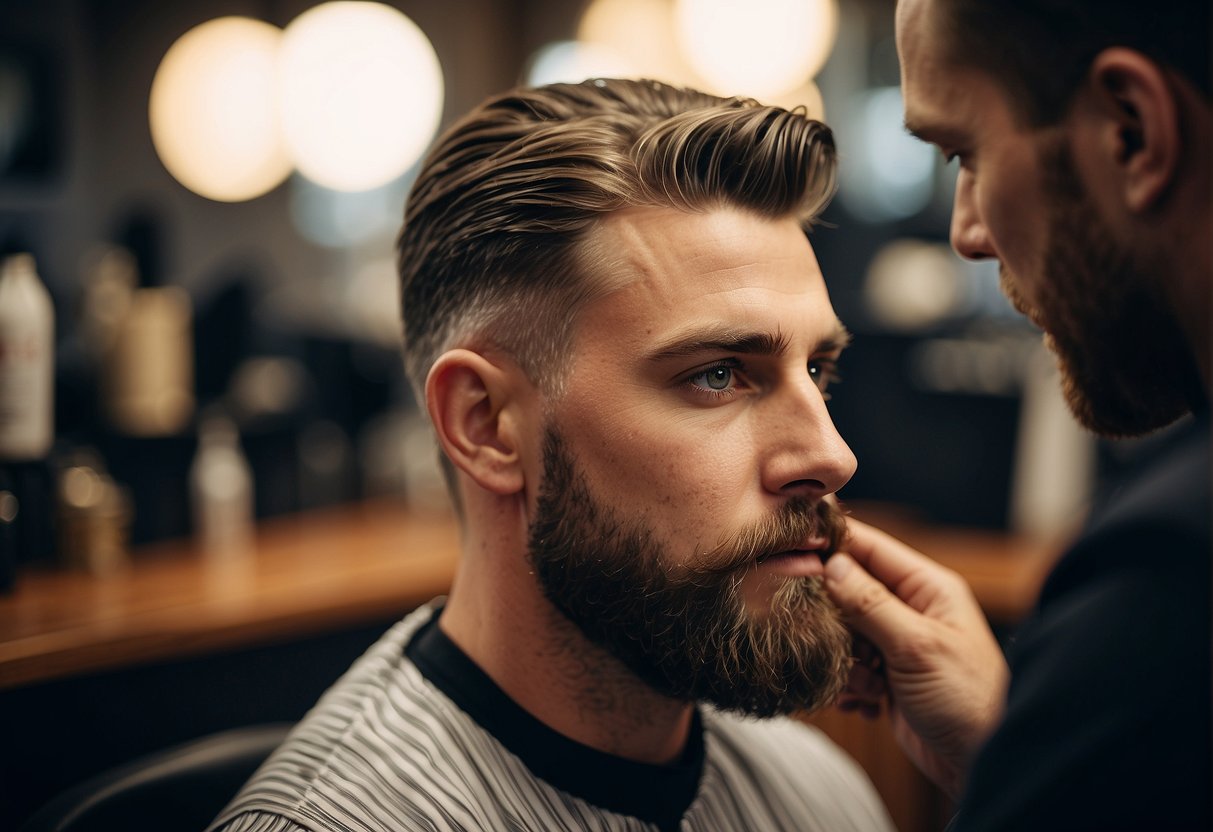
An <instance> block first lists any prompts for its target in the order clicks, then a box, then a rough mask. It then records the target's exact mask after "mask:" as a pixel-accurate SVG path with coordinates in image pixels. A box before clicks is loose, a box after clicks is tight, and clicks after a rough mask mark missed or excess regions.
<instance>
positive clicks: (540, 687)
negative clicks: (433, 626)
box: [438, 540, 693, 764]
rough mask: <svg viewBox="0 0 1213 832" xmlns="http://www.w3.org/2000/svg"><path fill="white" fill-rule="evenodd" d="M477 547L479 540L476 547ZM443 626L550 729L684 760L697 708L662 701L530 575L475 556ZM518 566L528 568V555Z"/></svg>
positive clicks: (647, 757)
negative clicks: (585, 633) (493, 566)
mask: <svg viewBox="0 0 1213 832" xmlns="http://www.w3.org/2000/svg"><path fill="white" fill-rule="evenodd" d="M468 544H469V545H470V546H473V547H474V546H475V545H476V544H475V541H474V540H469V541H468ZM469 545H465V554H464V557H463V559H462V561H461V563H460V568H459V572H458V574H457V575H456V579H455V583H454V585H453V587H452V590H451V594H450V598H449V599H448V601H447V604H446V607H445V608H444V609H443V612H442V617H441V618H440V619H439V621H438V626H439V627H441V628H442V631H443V632H444V633H445V634H446V635H447V637H448V638H450V639H451V641H453V642H454V643H455V644H456V645H458V646H459V648H460V649H461V650H463V651H464V652H465V653H466V654H467V655H468V656H469V657H470V658H471V659H472V661H474V662H475V663H476V664H477V665H479V666H480V668H481V669H482V670H483V671H484V672H485V673H486V674H488V676H489V678H491V679H492V680H493V681H494V682H495V683H496V684H497V686H498V687H500V688H501V689H502V690H503V691H505V693H506V694H507V695H508V696H509V697H510V698H511V699H513V700H514V701H515V702H516V703H517V704H518V705H519V706H520V707H522V708H523V709H524V710H526V711H527V712H528V713H530V714H531V715H532V716H534V717H535V718H536V719H538V720H539V721H540V722H543V723H544V724H545V725H547V726H548V727H549V728H552V729H553V730H555V731H558V732H559V733H561V734H563V735H564V736H566V737H568V738H570V739H572V740H576V741H577V742H580V743H582V744H583V745H587V746H590V747H591V748H594V749H597V750H599V751H603V752H606V753H608V754H614V755H616V756H619V757H623V758H625V759H629V760H635V761H637V762H644V763H653V764H666V763H671V762H673V761H675V760H677V759H678V758H679V757H680V756H681V754H682V752H683V749H684V748H685V746H686V742H687V738H688V736H689V733H690V727H691V721H692V713H693V706H692V705H691V704H689V703H686V702H680V701H676V700H673V699H670V698H668V697H665V696H661V695H659V694H658V693H656V692H655V691H654V690H653V689H652V688H651V687H649V686H648V685H646V684H645V683H644V682H642V681H641V680H640V679H638V678H637V677H636V676H635V675H634V674H632V673H631V672H630V671H628V670H627V669H626V668H625V667H624V666H623V665H622V664H621V663H620V662H619V661H618V660H617V659H616V658H614V657H613V656H611V655H609V654H608V653H607V652H606V651H605V650H603V649H602V648H601V647H598V646H597V645H594V644H591V643H590V642H589V641H588V640H587V639H586V638H585V636H583V635H582V633H581V631H580V630H578V629H577V627H576V626H575V625H574V624H573V623H572V622H570V621H569V620H568V619H567V618H565V617H564V616H563V615H561V614H560V613H559V612H558V611H557V610H556V609H555V608H553V607H552V605H551V604H550V603H549V602H548V600H547V599H546V598H545V597H544V596H543V594H542V592H541V591H540V590H539V588H538V586H537V585H536V584H535V579H534V576H533V575H532V574H530V573H529V571H528V570H525V569H484V568H478V567H477V565H478V564H479V565H483V564H486V563H495V564H502V563H503V561H502V559H501V556H500V554H499V553H498V554H495V555H493V556H491V557H485V555H487V554H488V553H487V552H477V551H466V550H467V549H468V548H469ZM509 557H514V558H516V561H515V562H516V563H525V559H526V555H525V553H523V552H518V553H517V554H516V555H511V556H509Z"/></svg>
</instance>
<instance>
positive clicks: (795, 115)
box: [398, 79, 835, 397]
mask: <svg viewBox="0 0 1213 832" xmlns="http://www.w3.org/2000/svg"><path fill="white" fill-rule="evenodd" d="M834 171H835V155H834V140H833V136H832V134H831V133H830V130H829V128H827V127H826V126H825V125H823V124H821V123H820V122H818V121H814V120H812V119H810V118H808V117H807V116H806V114H805V113H804V112H803V110H794V111H788V110H783V109H780V108H777V107H767V106H762V105H760V104H758V103H757V102H755V101H752V100H747V99H738V98H719V97H716V96H712V95H707V94H705V93H701V92H697V91H694V90H688V89H676V88H674V87H670V86H667V85H665V84H661V83H657V82H653V81H621V80H601V79H600V80H592V81H586V82H584V83H581V84H553V85H551V86H546V87H540V88H535V89H516V90H512V91H510V92H507V93H504V94H502V95H499V96H496V97H494V98H491V99H489V100H488V101H486V102H485V103H483V104H482V105H480V106H479V107H477V108H476V109H475V110H473V111H472V112H471V113H470V114H468V115H467V116H466V117H465V118H463V119H462V120H460V121H459V122H457V123H456V124H455V125H453V126H452V127H451V128H450V129H449V130H448V131H447V132H446V133H445V134H444V135H443V136H442V137H441V138H440V139H439V140H438V142H437V144H436V146H435V148H434V149H433V151H432V152H431V153H430V155H429V157H428V158H427V159H426V161H425V164H424V165H423V167H422V170H421V173H420V174H419V176H418V178H417V181H416V183H415V185H414V186H413V190H412V192H411V194H410V196H409V199H408V203H407V206H406V209H405V219H404V227H403V229H402V231H401V233H400V238H399V241H398V250H399V268H400V281H401V303H402V306H403V315H404V353H405V364H406V369H407V371H408V375H409V379H410V381H411V382H412V384H413V386H414V389H415V391H416V392H417V393H418V395H419V397H420V395H421V394H422V393H423V391H424V387H425V380H426V375H427V374H428V373H429V370H430V368H431V367H432V366H433V364H434V361H435V360H437V358H438V357H439V356H440V355H441V354H442V353H443V352H444V351H446V350H448V349H451V348H453V347H456V346H464V347H470V348H473V349H486V348H488V349H498V350H502V351H504V352H506V353H508V354H509V355H511V356H512V357H513V359H514V360H515V361H517V362H518V364H519V366H520V367H521V368H522V369H523V371H524V372H525V373H526V374H527V376H528V377H529V378H530V379H531V381H532V382H534V383H535V384H536V385H538V386H539V387H540V389H542V390H544V391H545V393H552V394H555V393H557V392H558V391H559V385H560V380H561V378H560V370H561V369H562V367H563V366H564V362H563V358H564V356H565V355H566V354H567V352H568V348H569V346H570V342H571V339H572V335H573V323H574V320H575V317H576V314H577V312H578V310H579V309H580V308H581V307H582V306H583V305H584V304H585V303H586V302H587V301H588V300H590V299H593V298H594V297H597V296H599V295H601V294H602V293H603V292H604V291H606V288H607V287H606V286H605V285H604V281H605V277H604V274H603V273H604V272H606V271H607V269H606V268H605V265H606V264H608V263H609V262H610V259H611V258H610V253H609V252H594V251H591V249H592V248H593V247H592V246H589V245H586V244H585V241H586V239H587V235H589V233H590V231H591V230H592V228H593V227H594V225H595V222H596V221H597V220H599V219H600V218H602V217H604V216H605V215H607V214H610V213H611V212H614V211H619V210H622V209H625V208H628V207H633V206H661V207H672V208H677V209H680V210H686V211H689V212H696V211H704V210H708V209H711V208H713V207H716V206H723V205H729V206H736V207H739V208H743V209H748V210H752V211H754V212H757V213H758V214H760V215H762V216H769V217H772V218H783V217H787V216H794V217H796V218H797V219H798V220H800V221H801V222H802V224H803V225H805V226H806V227H807V226H808V224H809V223H811V222H812V221H813V219H814V218H815V217H816V216H817V214H818V213H819V212H820V211H821V209H822V208H824V206H825V204H826V203H827V202H828V201H829V199H830V197H831V196H832V195H833V192H834V186H835V178H834Z"/></svg>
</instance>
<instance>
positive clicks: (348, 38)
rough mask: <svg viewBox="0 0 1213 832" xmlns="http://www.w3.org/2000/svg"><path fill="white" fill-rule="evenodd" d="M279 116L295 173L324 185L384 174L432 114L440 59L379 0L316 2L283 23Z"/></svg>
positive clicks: (416, 145) (416, 144)
mask: <svg viewBox="0 0 1213 832" xmlns="http://www.w3.org/2000/svg"><path fill="white" fill-rule="evenodd" d="M281 71H282V86H281V94H282V122H283V128H284V131H285V136H286V142H287V146H288V147H289V149H290V153H291V156H292V157H293V159H294V161H295V165H296V166H297V167H298V169H299V171H300V173H302V174H303V175H304V176H306V177H308V178H309V179H311V180H313V181H315V182H316V183H318V184H320V185H324V186H325V187H327V188H332V189H334V190H340V191H361V190H367V189H370V188H375V187H377V186H380V185H383V184H384V183H387V182H390V181H392V180H393V179H395V178H396V177H398V176H400V175H401V174H402V173H404V171H405V170H407V169H408V167H409V166H410V165H412V164H413V162H415V161H416V160H417V159H418V158H419V157H420V156H421V154H422V153H423V152H424V151H425V148H426V146H427V145H428V144H429V142H430V139H431V138H432V137H433V135H434V132H435V131H436V130H437V128H438V123H439V119H440V118H441V116H442V100H443V78H442V68H441V66H440V65H439V63H438V56H437V54H435V52H434V47H433V46H432V45H431V44H430V41H429V40H428V39H427V38H426V36H425V34H424V33H423V32H422V31H421V30H420V29H419V28H418V27H417V25H416V24H415V23H413V22H412V21H411V20H409V19H408V18H407V17H405V16H404V15H403V14H401V13H400V12H399V11H397V10H395V9H393V8H391V7H389V6H385V5H383V4H381V3H370V2H332V3H323V4H321V5H319V6H315V7H314V8H312V9H309V10H308V11H306V12H304V13H303V14H301V15H300V16H299V17H297V18H296V19H295V20H294V21H292V22H291V23H290V25H289V26H287V28H286V31H285V33H284V35H283V41H282V47H281Z"/></svg>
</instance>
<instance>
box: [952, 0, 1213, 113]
mask: <svg viewBox="0 0 1213 832" xmlns="http://www.w3.org/2000/svg"><path fill="white" fill-rule="evenodd" d="M1211 5H1213V4H1210V2H1209V0H1150V2H1145V0H934V2H933V6H934V8H933V9H932V10H931V12H930V13H931V14H934V15H938V18H937V20H938V24H939V26H940V31H941V32H943V33H944V42H945V44H946V49H947V51H948V57H949V58H950V59H951V60H952V61H954V62H955V63H957V64H958V65H960V66H968V67H974V68H976V69H979V70H982V71H984V72H986V73H988V74H989V75H990V76H992V77H993V78H994V79H995V80H996V81H998V82H999V83H1000V84H1002V85H1003V86H1004V87H1005V88H1006V89H1007V91H1008V92H1009V93H1010V95H1009V98H1010V100H1011V101H1012V102H1013V103H1014V104H1015V106H1016V109H1017V112H1018V114H1019V115H1020V117H1021V118H1022V119H1023V121H1024V123H1026V124H1028V125H1030V126H1034V127H1044V126H1048V125H1052V124H1056V123H1057V122H1058V120H1060V119H1061V118H1062V116H1064V115H1065V114H1066V112H1067V110H1068V109H1069V104H1070V101H1071V100H1072V99H1073V97H1074V93H1075V91H1076V90H1077V89H1078V86H1079V84H1080V83H1082V81H1083V79H1084V78H1085V77H1086V74H1087V70H1088V69H1089V68H1090V66H1091V61H1092V60H1093V59H1094V58H1095V56H1096V55H1098V54H1099V53H1100V52H1102V51H1103V50H1104V49H1107V48H1109V47H1113V46H1124V47H1127V48H1129V49H1133V50H1136V51H1138V52H1141V53H1143V54H1144V55H1146V56H1148V57H1149V58H1151V59H1152V60H1154V61H1155V62H1156V63H1158V64H1159V65H1161V66H1164V67H1168V68H1170V69H1172V70H1174V71H1175V72H1177V73H1179V74H1180V75H1181V76H1183V77H1184V78H1186V79H1187V80H1188V81H1189V82H1190V83H1191V84H1192V85H1193V86H1194V87H1195V88H1196V89H1198V90H1200V91H1201V92H1202V93H1203V94H1204V96H1205V98H1206V99H1208V98H1209V97H1210V64H1209V35H1210V6H1211Z"/></svg>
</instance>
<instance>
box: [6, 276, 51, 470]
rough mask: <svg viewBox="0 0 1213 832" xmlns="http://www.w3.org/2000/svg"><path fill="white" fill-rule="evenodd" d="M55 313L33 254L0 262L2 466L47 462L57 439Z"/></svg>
mask: <svg viewBox="0 0 1213 832" xmlns="http://www.w3.org/2000/svg"><path fill="white" fill-rule="evenodd" d="M54 367H55V314H54V308H53V307H52V305H51V297H50V294H49V293H48V292H47V291H46V287H45V286H43V285H42V281H40V280H39V279H38V273H37V271H36V269H35V267H34V258H33V256H32V255H29V254H14V255H11V256H9V257H6V258H4V260H3V261H0V461H5V462H23V461H30V460H38V459H42V458H44V457H45V456H46V455H47V453H48V452H49V451H50V447H51V443H52V442H53V441H54V437H55V419H54V401H53V397H54Z"/></svg>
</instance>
